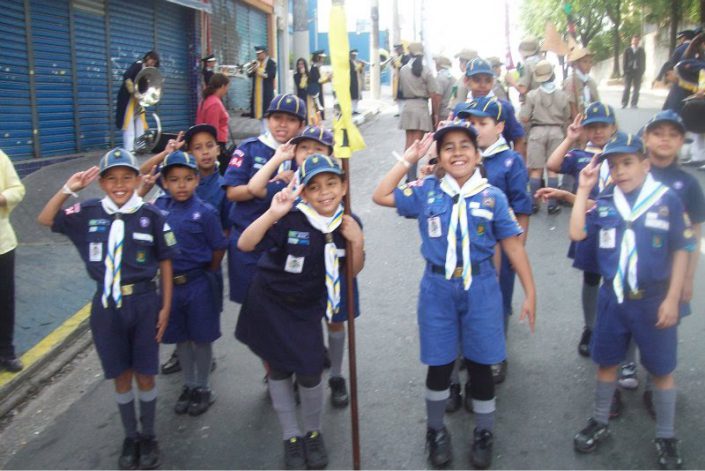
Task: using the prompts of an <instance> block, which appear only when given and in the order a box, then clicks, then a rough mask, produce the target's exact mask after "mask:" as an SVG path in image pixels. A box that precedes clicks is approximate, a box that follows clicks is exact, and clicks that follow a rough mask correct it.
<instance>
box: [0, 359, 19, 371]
mask: <svg viewBox="0 0 705 471" xmlns="http://www.w3.org/2000/svg"><path fill="white" fill-rule="evenodd" d="M0 368H3V369H5V370H7V371H9V372H10V373H17V372H19V371H22V368H24V365H23V364H22V362H21V361H20V359H19V358H17V357H16V356H14V355H13V356H11V357H0Z"/></svg>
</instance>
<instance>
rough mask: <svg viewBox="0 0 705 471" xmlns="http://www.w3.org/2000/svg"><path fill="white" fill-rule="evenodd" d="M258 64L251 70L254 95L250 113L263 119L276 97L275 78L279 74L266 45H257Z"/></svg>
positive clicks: (251, 98) (256, 117)
mask: <svg viewBox="0 0 705 471" xmlns="http://www.w3.org/2000/svg"><path fill="white" fill-rule="evenodd" d="M255 53H256V54H257V65H256V67H255V69H254V70H253V71H252V72H250V74H249V75H250V77H251V78H252V95H251V96H250V113H252V117H253V118H255V119H262V118H263V117H264V112H265V111H266V110H267V108H268V107H269V103H270V102H271V101H272V98H274V78H275V77H276V76H277V63H276V62H274V60H273V59H272V58H271V57H269V55H268V54H267V48H266V47H265V46H255Z"/></svg>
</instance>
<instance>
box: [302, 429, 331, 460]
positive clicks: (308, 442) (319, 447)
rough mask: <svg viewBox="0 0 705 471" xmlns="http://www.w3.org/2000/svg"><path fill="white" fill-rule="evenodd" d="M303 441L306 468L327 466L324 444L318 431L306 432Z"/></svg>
mask: <svg viewBox="0 0 705 471" xmlns="http://www.w3.org/2000/svg"><path fill="white" fill-rule="evenodd" d="M303 442H304V451H305V453H306V465H307V466H308V469H323V468H325V467H326V466H328V453H327V452H326V444H325V443H324V442H323V435H321V433H320V432H308V433H307V434H306V436H305V437H304V440H303Z"/></svg>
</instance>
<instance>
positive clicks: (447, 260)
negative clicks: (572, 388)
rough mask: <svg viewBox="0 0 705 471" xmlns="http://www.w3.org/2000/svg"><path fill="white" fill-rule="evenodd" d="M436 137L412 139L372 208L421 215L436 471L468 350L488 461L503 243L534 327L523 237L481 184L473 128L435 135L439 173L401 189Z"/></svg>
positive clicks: (480, 445) (478, 451)
mask: <svg viewBox="0 0 705 471" xmlns="http://www.w3.org/2000/svg"><path fill="white" fill-rule="evenodd" d="M433 138H434V135H433V134H430V133H429V134H426V135H425V136H424V138H423V140H422V141H421V142H419V141H415V142H414V144H412V146H411V147H409V149H407V151H406V152H405V153H404V157H403V158H402V159H401V160H400V162H399V164H397V165H395V166H394V167H393V168H392V169H391V170H390V171H389V172H388V173H387V174H386V175H385V177H384V178H383V179H382V181H381V182H380V183H379V185H378V186H377V188H376V189H375V192H374V194H373V200H374V201H375V203H377V204H379V205H381V206H388V207H396V208H397V212H398V213H399V214H400V215H401V216H405V217H411V218H417V219H418V220H419V232H420V234H421V253H422V255H423V257H424V259H425V261H426V270H425V272H424V275H423V278H422V281H421V288H420V293H419V304H418V325H419V336H420V344H421V361H422V362H423V363H424V364H426V365H428V373H427V376H426V414H427V432H426V443H427V446H428V451H429V457H430V459H431V462H432V464H433V465H434V466H444V465H446V464H448V463H450V461H451V460H452V450H451V440H450V435H449V433H448V431H447V430H446V428H445V426H444V423H443V415H444V412H445V409H446V402H447V400H448V397H449V395H450V390H449V387H450V378H451V373H452V370H453V365H454V363H455V359H456V356H457V353H458V345H459V344H460V345H461V347H462V352H463V356H464V358H465V362H466V367H467V370H468V373H469V376H470V384H471V395H472V402H473V410H474V412H475V430H474V433H473V436H474V440H473V445H472V455H471V460H472V464H473V465H474V466H475V467H478V468H486V467H488V466H489V465H490V463H491V460H492V442H493V430H494V422H495V392H494V389H495V386H494V381H493V378H492V370H491V367H490V365H493V364H497V363H500V362H501V361H502V360H504V359H505V357H506V349H505V339H504V325H503V317H504V316H503V312H502V295H501V292H500V289H499V284H498V281H497V274H496V271H495V268H494V263H493V261H492V259H493V257H494V253H495V246H496V245H497V243H500V244H501V245H502V249H503V250H504V251H505V252H506V253H507V255H508V256H509V259H510V261H511V262H512V264H513V265H514V267H515V269H516V271H517V273H518V274H519V278H520V279H521V282H522V285H523V286H524V290H525V293H526V300H525V301H524V304H523V306H522V311H521V316H520V319H521V320H523V319H525V318H528V320H529V323H530V326H531V329H532V331H533V326H534V312H535V306H536V299H535V287H534V282H533V277H532V275H531V268H530V266H529V261H528V258H527V256H526V251H525V250H524V244H523V242H522V240H521V237H519V236H520V235H521V233H522V229H521V226H520V225H519V223H518V222H517V220H516V217H515V216H514V214H513V212H512V210H511V208H509V204H508V202H507V197H506V196H505V195H504V193H502V191H501V190H500V189H498V188H496V187H493V186H491V185H489V184H488V183H487V180H486V179H484V178H482V176H481V173H480V170H479V168H478V167H477V166H478V164H479V161H480V152H479V151H478V150H477V144H476V142H477V133H476V131H475V129H474V128H473V127H472V126H471V124H470V122H468V121H465V120H456V121H449V122H447V123H446V124H445V126H444V127H441V128H439V130H437V131H436V133H435V139H436V148H437V153H438V159H439V162H438V167H439V169H437V171H438V172H441V174H443V173H445V175H444V176H442V177H441V176H436V175H432V176H429V177H426V178H425V179H423V180H419V181H417V182H414V183H412V184H409V185H404V186H402V187H401V188H397V185H398V184H399V182H400V180H401V179H402V178H403V176H404V175H405V173H406V170H407V169H408V167H409V166H410V165H411V164H412V163H416V162H418V161H419V160H420V159H421V158H422V157H423V156H424V155H425V154H426V152H427V151H428V149H429V147H430V146H431V144H432V142H433Z"/></svg>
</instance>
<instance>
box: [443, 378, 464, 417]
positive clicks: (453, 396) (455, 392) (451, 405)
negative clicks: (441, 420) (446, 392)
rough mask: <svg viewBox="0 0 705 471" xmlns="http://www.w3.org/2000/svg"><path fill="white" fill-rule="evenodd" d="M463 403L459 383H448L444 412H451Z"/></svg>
mask: <svg viewBox="0 0 705 471" xmlns="http://www.w3.org/2000/svg"><path fill="white" fill-rule="evenodd" d="M462 405H463V396H462V395H461V394H460V385H459V384H451V385H450V397H449V398H448V402H446V412H447V413H449V414H452V413H453V412H455V411H457V410H458V409H460V407H461V406H462Z"/></svg>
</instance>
